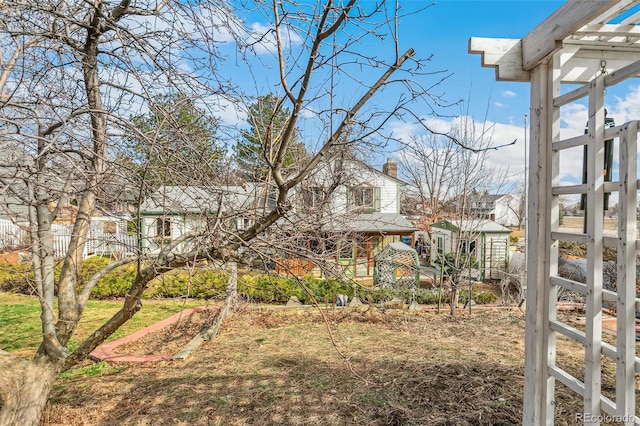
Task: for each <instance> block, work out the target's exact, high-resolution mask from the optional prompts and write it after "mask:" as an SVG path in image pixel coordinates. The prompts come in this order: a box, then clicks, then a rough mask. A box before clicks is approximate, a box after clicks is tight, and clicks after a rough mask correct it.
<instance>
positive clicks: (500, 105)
mask: <svg viewBox="0 0 640 426" xmlns="http://www.w3.org/2000/svg"><path fill="white" fill-rule="evenodd" d="M494 105H495V106H496V107H497V108H505V107H508V106H509V105H507V104H503V103H502V102H495V103H494Z"/></svg>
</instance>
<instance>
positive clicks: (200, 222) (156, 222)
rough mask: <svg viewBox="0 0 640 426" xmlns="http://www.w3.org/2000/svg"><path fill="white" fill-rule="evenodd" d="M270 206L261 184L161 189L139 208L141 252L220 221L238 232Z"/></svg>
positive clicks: (271, 200) (156, 248) (153, 249)
mask: <svg viewBox="0 0 640 426" xmlns="http://www.w3.org/2000/svg"><path fill="white" fill-rule="evenodd" d="M272 206H273V199H272V197H270V194H268V193H266V190H265V187H264V186H263V185H257V184H246V185H244V186H223V187H219V188H202V187H196V186H186V187H181V186H161V187H160V188H158V189H157V190H156V191H155V192H154V193H153V194H151V196H149V197H148V198H146V199H145V200H144V202H143V203H142V205H141V208H140V222H141V228H142V231H141V234H142V243H141V246H142V248H143V250H147V251H156V250H158V249H159V248H160V247H161V246H162V245H163V244H164V243H167V242H169V241H171V240H174V239H176V238H178V237H179V236H181V235H183V234H185V233H187V232H191V231H198V230H202V229H204V228H205V227H206V226H211V225H213V223H214V222H215V221H216V220H220V219H221V220H223V221H224V222H225V225H226V228H227V229H230V228H231V229H233V230H235V231H242V230H245V229H247V228H249V227H250V226H252V225H253V223H254V221H255V219H256V216H257V215H258V214H260V212H261V211H264V210H265V209H269V208H271V207H272ZM229 221H231V222H232V223H231V224H229ZM229 225H231V226H229Z"/></svg>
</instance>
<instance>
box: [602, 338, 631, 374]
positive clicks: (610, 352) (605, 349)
mask: <svg viewBox="0 0 640 426" xmlns="http://www.w3.org/2000/svg"><path fill="white" fill-rule="evenodd" d="M602 355H604V356H606V357H608V358H609V359H612V360H615V359H616V358H618V351H617V350H616V347H615V346H613V345H611V344H609V343H607V342H602ZM634 368H635V370H636V373H640V358H638V357H636V358H635V360H634Z"/></svg>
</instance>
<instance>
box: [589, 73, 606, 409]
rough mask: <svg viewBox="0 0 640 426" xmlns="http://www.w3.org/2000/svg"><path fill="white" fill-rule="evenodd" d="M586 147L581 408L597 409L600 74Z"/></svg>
mask: <svg viewBox="0 0 640 426" xmlns="http://www.w3.org/2000/svg"><path fill="white" fill-rule="evenodd" d="M588 134H589V144H588V147H589V149H588V151H587V184H588V186H589V190H588V192H587V210H586V211H587V212H588V214H587V216H586V221H587V232H586V234H587V295H586V298H585V304H586V307H585V320H586V324H585V332H586V336H587V343H586V346H585V371H584V386H585V387H584V412H585V413H589V414H591V415H595V416H598V415H600V413H601V408H602V407H601V405H600V401H601V400H600V396H601V394H602V392H601V390H602V364H601V359H600V355H601V351H602V349H601V346H602V255H603V249H604V242H603V238H602V237H603V235H602V234H603V220H604V209H603V205H604V204H603V203H604V201H603V200H604V177H603V174H602V170H604V76H600V77H598V78H596V79H595V80H593V81H592V82H591V84H590V87H589V133H588Z"/></svg>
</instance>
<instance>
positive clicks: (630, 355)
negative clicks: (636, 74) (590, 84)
mask: <svg viewBox="0 0 640 426" xmlns="http://www.w3.org/2000/svg"><path fill="white" fill-rule="evenodd" d="M625 130H627V131H626V132H621V133H622V134H621V136H620V150H619V151H620V178H619V182H618V191H619V192H618V194H619V200H618V202H619V205H620V213H619V219H618V247H617V252H618V259H617V260H618V262H617V267H616V268H617V274H616V276H617V289H618V297H617V306H616V312H617V318H618V320H617V322H616V349H617V352H618V358H617V360H616V409H617V411H616V414H617V415H619V416H621V417H623V418H625V422H624V423H625V424H626V425H630V424H633V423H634V422H633V418H634V415H635V408H636V405H635V403H636V398H635V397H636V394H635V384H636V381H635V372H636V371H635V354H636V262H635V259H636V247H635V240H636V228H637V219H636V202H637V193H638V190H637V188H638V187H637V181H638V161H637V158H638V155H637V152H638V148H637V137H638V122H637V121H632V122H630V123H629V124H628V129H625Z"/></svg>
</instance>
